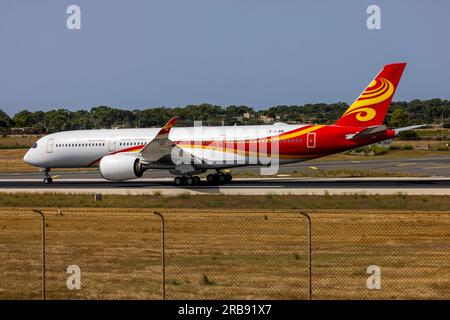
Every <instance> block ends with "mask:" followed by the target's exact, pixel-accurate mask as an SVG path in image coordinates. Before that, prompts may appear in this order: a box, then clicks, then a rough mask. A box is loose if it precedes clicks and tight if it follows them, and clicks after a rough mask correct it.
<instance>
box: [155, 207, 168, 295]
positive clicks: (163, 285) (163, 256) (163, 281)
mask: <svg viewBox="0 0 450 320" xmlns="http://www.w3.org/2000/svg"><path fill="white" fill-rule="evenodd" d="M153 214H155V215H157V216H158V217H159V218H160V219H161V229H160V230H161V270H162V279H161V290H162V299H163V300H166V253H165V243H164V237H165V226H164V216H163V215H162V214H161V213H159V212H156V211H154V212H153Z"/></svg>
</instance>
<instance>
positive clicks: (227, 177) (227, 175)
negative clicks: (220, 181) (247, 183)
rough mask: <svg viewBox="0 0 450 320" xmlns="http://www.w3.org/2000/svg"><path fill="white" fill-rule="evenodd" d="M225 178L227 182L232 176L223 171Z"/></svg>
mask: <svg viewBox="0 0 450 320" xmlns="http://www.w3.org/2000/svg"><path fill="white" fill-rule="evenodd" d="M225 180H226V182H227V183H230V182H231V180H233V176H232V175H231V174H229V173H225Z"/></svg>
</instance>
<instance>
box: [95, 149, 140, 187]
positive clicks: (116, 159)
mask: <svg viewBox="0 0 450 320" xmlns="http://www.w3.org/2000/svg"><path fill="white" fill-rule="evenodd" d="M99 168H100V174H101V175H102V177H103V178H104V179H106V180H111V181H124V180H131V179H136V178H140V177H142V174H143V173H144V170H143V169H142V167H141V164H140V162H139V158H138V157H135V156H132V155H125V154H113V155H109V156H106V157H103V158H102V159H101V160H100V165H99Z"/></svg>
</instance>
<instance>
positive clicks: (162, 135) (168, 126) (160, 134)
mask: <svg viewBox="0 0 450 320" xmlns="http://www.w3.org/2000/svg"><path fill="white" fill-rule="evenodd" d="M177 120H178V117H177V116H175V117H173V118H172V119H170V120H169V121H167V123H166V124H165V125H164V127H162V128H161V130H159V132H158V134H157V135H156V137H155V139H159V138H166V135H167V136H168V135H169V132H170V129H172V127H173V126H174V125H175V122H177Z"/></svg>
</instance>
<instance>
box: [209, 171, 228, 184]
mask: <svg viewBox="0 0 450 320" xmlns="http://www.w3.org/2000/svg"><path fill="white" fill-rule="evenodd" d="M231 180H233V176H232V175H231V174H229V173H223V172H220V171H217V173H214V174H208V176H207V177H206V181H208V183H209V184H226V183H230V182H231Z"/></svg>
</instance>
